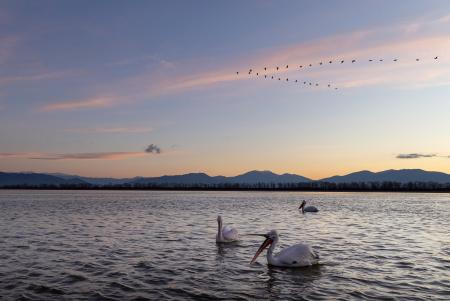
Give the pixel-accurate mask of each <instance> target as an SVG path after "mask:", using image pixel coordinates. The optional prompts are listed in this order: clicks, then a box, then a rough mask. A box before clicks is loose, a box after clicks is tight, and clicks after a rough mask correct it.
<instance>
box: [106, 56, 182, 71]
mask: <svg viewBox="0 0 450 301" xmlns="http://www.w3.org/2000/svg"><path fill="white" fill-rule="evenodd" d="M146 62H153V63H157V64H159V65H160V66H162V67H164V68H169V69H170V68H175V63H173V62H170V61H168V60H165V59H163V58H161V57H159V56H157V55H154V54H149V55H142V56H137V57H128V58H124V59H121V60H117V61H114V62H110V63H107V64H106V65H107V66H124V65H132V64H141V63H146Z"/></svg>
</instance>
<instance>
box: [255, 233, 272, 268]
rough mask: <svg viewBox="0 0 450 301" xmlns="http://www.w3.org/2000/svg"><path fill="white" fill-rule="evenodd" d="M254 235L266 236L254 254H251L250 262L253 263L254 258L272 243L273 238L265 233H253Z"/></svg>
mask: <svg viewBox="0 0 450 301" xmlns="http://www.w3.org/2000/svg"><path fill="white" fill-rule="evenodd" d="M255 235H260V236H264V237H265V238H266V240H265V241H264V242H263V243H262V244H261V246H260V247H259V249H258V251H256V253H255V256H253V259H252V261H250V264H252V263H254V262H255V260H256V258H258V256H259V254H261V253H262V251H264V249H265V248H267V247H268V246H270V245H271V244H272V243H273V240H272V239H270V238H269V237H268V236H267V235H266V234H255Z"/></svg>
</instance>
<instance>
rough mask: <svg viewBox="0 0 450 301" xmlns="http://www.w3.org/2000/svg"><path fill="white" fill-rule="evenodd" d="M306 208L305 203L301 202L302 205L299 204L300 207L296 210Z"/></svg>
mask: <svg viewBox="0 0 450 301" xmlns="http://www.w3.org/2000/svg"><path fill="white" fill-rule="evenodd" d="M305 206H306V201H305V200H303V201H302V203H301V204H300V207H298V209H303V208H305Z"/></svg>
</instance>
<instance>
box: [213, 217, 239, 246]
mask: <svg viewBox="0 0 450 301" xmlns="http://www.w3.org/2000/svg"><path fill="white" fill-rule="evenodd" d="M217 226H218V229H217V234H216V242H221V243H222V242H233V241H237V240H239V235H238V232H237V230H236V228H233V227H231V226H225V227H223V226H222V217H221V216H220V215H219V216H217Z"/></svg>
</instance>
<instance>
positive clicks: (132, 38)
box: [0, 0, 450, 179]
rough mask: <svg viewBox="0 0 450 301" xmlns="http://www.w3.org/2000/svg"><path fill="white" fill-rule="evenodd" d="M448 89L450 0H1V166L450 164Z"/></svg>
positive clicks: (329, 168) (112, 173)
mask: <svg viewBox="0 0 450 301" xmlns="http://www.w3.org/2000/svg"><path fill="white" fill-rule="evenodd" d="M436 56H437V57H438V59H436V60H435V59H434V58H435V57H436ZM417 59H418V60H417ZM342 60H343V61H344V63H340V62H341V61H342ZM353 60H355V62H353V63H352V61H353ZM369 60H372V61H369ZM380 60H382V61H380ZM394 60H396V61H394ZM329 61H332V63H331V64H330V63H329ZM320 62H322V65H321V64H320ZM309 64H311V67H310V66H309ZM286 65H288V66H289V67H288V68H286ZM277 66H278V67H279V69H278V70H277V69H276V67H277ZM300 66H302V67H301V68H300ZM264 67H265V68H266V70H264ZM250 69H252V71H251V72H250V74H249V70H250ZM236 72H239V74H237V73H236ZM256 73H258V75H256ZM264 75H267V76H268V77H267V78H264ZM271 76H274V79H273V80H272V79H271ZM278 78H280V80H278ZM286 79H288V81H286ZM295 80H297V82H295ZM303 82H306V83H307V84H306V85H305V84H303ZM309 83H311V86H310V85H309ZM316 84H318V85H317V86H316ZM328 85H330V87H328ZM336 88H337V89H336ZM448 95H450V2H449V1H445V0H442V1H434V0H428V1H425V0H423V1H417V0H415V1H414V0H412V1H408V2H407V3H406V2H403V1H382V0H380V1H378V0H377V1H375V0H373V1H371V0H364V1H356V0H354V1H346V0H343V1H331V0H330V1H312V0H311V1H294V0H293V1H288V0H282V1H267V0H261V1H250V0H246V1H237V0H236V1H235V0H231V1H206V0H205V1H194V0H192V1H181V0H180V1H173V0H169V1H139V0H136V1H114V0H111V1H106V0H96V1H82V0H81V1H56V0H55V1H46V0H42V1H22V0H18V1H0V171H4V172H16V171H33V172H52V173H55V172H60V173H67V174H78V175H83V176H96V177H100V176H101V177H133V176H160V175H173V174H183V173H189V172H206V173H208V174H210V175H225V176H232V175H237V174H241V173H244V172H246V171H250V170H271V171H273V172H276V173H295V174H300V175H303V176H306V177H309V178H312V179H319V178H324V177H327V176H332V175H338V174H339V175H342V174H347V173H350V172H354V171H359V170H371V171H381V170H386V169H402V168H421V169H425V170H433V171H442V172H447V173H450V157H449V156H450V140H449V134H450V118H449V113H450V99H449V97H448Z"/></svg>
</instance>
